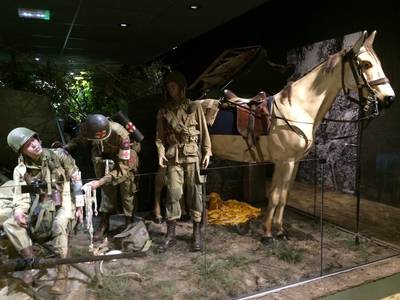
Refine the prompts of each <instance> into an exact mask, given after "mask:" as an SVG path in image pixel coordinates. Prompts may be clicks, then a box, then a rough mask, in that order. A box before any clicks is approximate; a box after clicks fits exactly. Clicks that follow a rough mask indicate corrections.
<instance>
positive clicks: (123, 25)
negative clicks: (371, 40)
mask: <svg viewBox="0 0 400 300" xmlns="http://www.w3.org/2000/svg"><path fill="white" fill-rule="evenodd" d="M119 26H121V27H128V26H129V24H127V23H121V24H119Z"/></svg>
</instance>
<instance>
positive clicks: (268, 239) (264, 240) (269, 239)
mask: <svg viewBox="0 0 400 300" xmlns="http://www.w3.org/2000/svg"><path fill="white" fill-rule="evenodd" d="M273 242H274V238H273V237H272V236H263V237H262V238H261V243H263V244H264V245H267V246H270V245H272V244H273Z"/></svg>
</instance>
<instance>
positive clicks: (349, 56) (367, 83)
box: [341, 46, 389, 118]
mask: <svg viewBox="0 0 400 300" xmlns="http://www.w3.org/2000/svg"><path fill="white" fill-rule="evenodd" d="M364 47H365V46H364ZM365 51H367V50H365ZM361 53H363V52H361ZM361 53H358V54H356V53H355V52H354V50H353V49H350V50H349V51H347V52H345V53H344V55H343V58H342V74H341V76H342V90H343V94H344V95H345V97H346V98H347V99H349V100H350V101H351V102H354V103H356V104H358V105H359V106H361V107H362V109H363V111H364V112H368V111H369V110H370V109H371V107H372V110H373V111H372V113H371V115H370V116H369V118H371V117H377V116H379V105H378V103H379V102H378V96H377V93H376V91H375V90H374V88H373V87H375V86H377V85H381V84H386V83H389V79H388V78H387V77H381V78H378V79H375V80H367V78H365V75H364V72H363V70H362V68H361V65H360V62H359V60H358V56H359V55H360V54H361ZM346 62H347V63H348V64H349V66H350V69H351V72H352V74H353V78H354V81H355V82H356V85H357V90H358V100H357V99H355V98H353V97H351V96H350V89H347V88H346V86H345V80H344V70H345V63H346ZM363 89H365V90H366V91H367V92H368V95H367V96H364V94H363Z"/></svg>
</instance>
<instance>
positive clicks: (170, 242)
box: [158, 220, 176, 252]
mask: <svg viewBox="0 0 400 300" xmlns="http://www.w3.org/2000/svg"><path fill="white" fill-rule="evenodd" d="M175 228H176V220H172V221H167V236H166V237H165V239H164V242H163V244H162V245H161V246H160V247H159V248H158V251H159V252H165V251H167V250H168V249H169V248H172V247H173V246H175V245H176V234H175Z"/></svg>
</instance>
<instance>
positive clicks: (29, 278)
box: [19, 246, 34, 285]
mask: <svg viewBox="0 0 400 300" xmlns="http://www.w3.org/2000/svg"><path fill="white" fill-rule="evenodd" d="M19 254H20V255H21V256H22V257H23V258H24V259H25V260H28V261H29V260H33V259H34V257H33V248H32V246H29V247H26V248H24V249H22V250H21V251H20V252H19ZM33 274H34V270H26V271H24V273H23V275H22V278H21V279H22V281H23V282H25V283H26V284H29V285H31V284H32V283H33Z"/></svg>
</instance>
